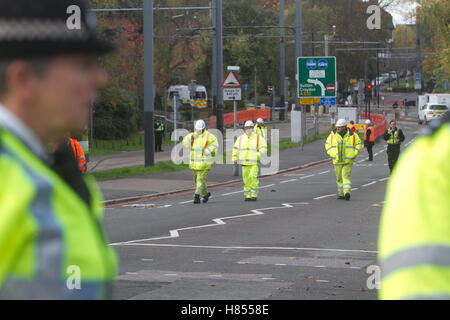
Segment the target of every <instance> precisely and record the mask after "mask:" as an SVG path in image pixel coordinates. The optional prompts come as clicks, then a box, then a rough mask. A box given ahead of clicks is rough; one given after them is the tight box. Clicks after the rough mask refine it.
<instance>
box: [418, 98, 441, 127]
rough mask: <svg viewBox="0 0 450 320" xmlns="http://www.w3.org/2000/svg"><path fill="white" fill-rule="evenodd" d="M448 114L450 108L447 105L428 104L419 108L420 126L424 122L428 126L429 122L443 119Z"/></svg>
mask: <svg viewBox="0 0 450 320" xmlns="http://www.w3.org/2000/svg"><path fill="white" fill-rule="evenodd" d="M446 112H448V107H447V106H446V105H445V104H435V103H427V104H424V105H423V106H421V107H419V119H418V122H419V124H422V123H423V122H424V123H425V124H427V123H428V122H429V121H431V120H433V119H436V118H439V117H442V116H443V115H444V114H445V113H446Z"/></svg>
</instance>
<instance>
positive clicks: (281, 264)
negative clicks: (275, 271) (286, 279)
mask: <svg viewBox="0 0 450 320" xmlns="http://www.w3.org/2000/svg"><path fill="white" fill-rule="evenodd" d="M275 265H276V266H286V264H285V263H276V264H275Z"/></svg>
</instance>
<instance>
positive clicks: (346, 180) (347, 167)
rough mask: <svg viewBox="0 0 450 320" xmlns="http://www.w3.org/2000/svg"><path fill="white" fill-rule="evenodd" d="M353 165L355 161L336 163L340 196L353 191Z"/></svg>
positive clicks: (335, 168)
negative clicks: (351, 179)
mask: <svg viewBox="0 0 450 320" xmlns="http://www.w3.org/2000/svg"><path fill="white" fill-rule="evenodd" d="M352 165H353V163H348V164H335V165H334V170H335V171H336V183H337V187H338V194H339V195H340V196H343V195H344V194H346V193H351V189H352V182H351V181H350V175H351V173H352Z"/></svg>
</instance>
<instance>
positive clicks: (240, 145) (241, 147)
mask: <svg viewBox="0 0 450 320" xmlns="http://www.w3.org/2000/svg"><path fill="white" fill-rule="evenodd" d="M264 154H267V143H266V140H265V139H263V138H262V137H261V136H260V135H259V134H256V133H255V132H252V134H251V135H250V137H249V136H248V135H246V134H243V135H241V136H240V137H239V138H238V139H237V140H236V142H235V143H234V148H233V158H232V160H233V162H234V161H238V163H239V164H242V165H245V166H249V165H258V164H259V161H260V160H261V155H264Z"/></svg>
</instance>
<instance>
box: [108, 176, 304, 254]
mask: <svg viewBox="0 0 450 320" xmlns="http://www.w3.org/2000/svg"><path fill="white" fill-rule="evenodd" d="M272 185H273V184H272ZM272 185H268V186H266V187H270V186H272ZM307 204H309V203H308V202H294V203H282V204H281V205H282V207H270V208H262V209H255V210H250V212H252V213H248V214H242V215H237V216H229V217H222V218H217V219H213V220H212V221H214V223H212V224H205V225H200V226H193V227H186V228H180V229H173V230H170V231H169V233H170V235H169V236H165V237H156V238H148V239H139V240H132V241H124V242H118V243H112V244H111V245H124V244H130V243H137V242H144V241H152V240H162V239H174V238H179V237H180V234H179V232H180V231H185V230H193V229H200V228H208V227H216V226H219V225H225V224H227V223H226V222H225V221H224V220H228V219H236V218H246V217H251V216H258V215H264V212H263V211H267V210H275V209H286V208H293V207H294V205H307Z"/></svg>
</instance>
